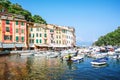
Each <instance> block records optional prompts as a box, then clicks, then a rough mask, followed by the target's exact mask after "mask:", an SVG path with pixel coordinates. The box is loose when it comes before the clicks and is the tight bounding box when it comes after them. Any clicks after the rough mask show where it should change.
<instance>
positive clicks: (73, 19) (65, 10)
mask: <svg viewBox="0 0 120 80" xmlns="http://www.w3.org/2000/svg"><path fill="white" fill-rule="evenodd" d="M10 1H11V2H12V3H18V4H20V5H21V6H22V7H23V8H24V9H26V10H28V11H30V12H31V13H32V15H35V14H37V15H40V16H41V17H42V18H43V19H45V20H46V21H47V23H48V24H57V25H60V26H71V27H74V28H75V30H76V31H75V35H76V41H77V43H78V44H79V43H81V42H94V41H96V40H97V39H98V38H99V37H100V36H104V35H105V34H107V33H109V32H112V31H114V30H115V29H117V27H118V26H120V0H10Z"/></svg>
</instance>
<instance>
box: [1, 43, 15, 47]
mask: <svg viewBox="0 0 120 80" xmlns="http://www.w3.org/2000/svg"><path fill="white" fill-rule="evenodd" d="M2 46H3V48H15V45H14V43H3V44H2Z"/></svg>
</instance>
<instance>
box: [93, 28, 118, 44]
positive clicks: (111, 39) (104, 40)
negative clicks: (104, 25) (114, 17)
mask: <svg viewBox="0 0 120 80" xmlns="http://www.w3.org/2000/svg"><path fill="white" fill-rule="evenodd" d="M94 45H97V46H106V45H112V46H120V27H118V28H117V29H116V30H114V31H113V32H110V33H108V34H106V35H105V36H101V37H100V38H99V39H98V40H97V41H96V42H95V43H94Z"/></svg>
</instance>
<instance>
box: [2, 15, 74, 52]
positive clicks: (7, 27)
mask: <svg viewBox="0 0 120 80" xmlns="http://www.w3.org/2000/svg"><path fill="white" fill-rule="evenodd" d="M75 43H76V37H75V29H74V28H72V27H67V26H58V25H53V24H47V25H45V24H39V23H33V22H27V21H26V20H25V18H24V16H21V15H15V14H0V50H22V49H24V48H29V49H43V50H45V49H55V48H60V49H61V48H68V47H74V46H75Z"/></svg>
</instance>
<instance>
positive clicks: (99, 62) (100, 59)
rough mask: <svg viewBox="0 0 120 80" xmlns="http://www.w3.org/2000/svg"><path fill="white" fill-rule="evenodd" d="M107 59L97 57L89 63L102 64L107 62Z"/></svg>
mask: <svg viewBox="0 0 120 80" xmlns="http://www.w3.org/2000/svg"><path fill="white" fill-rule="evenodd" d="M107 60H108V58H107V57H104V58H99V59H96V60H93V61H92V62H91V64H92V65H103V64H107Z"/></svg>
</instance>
